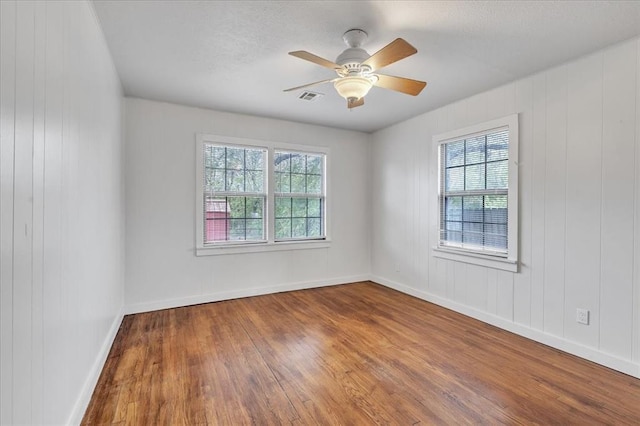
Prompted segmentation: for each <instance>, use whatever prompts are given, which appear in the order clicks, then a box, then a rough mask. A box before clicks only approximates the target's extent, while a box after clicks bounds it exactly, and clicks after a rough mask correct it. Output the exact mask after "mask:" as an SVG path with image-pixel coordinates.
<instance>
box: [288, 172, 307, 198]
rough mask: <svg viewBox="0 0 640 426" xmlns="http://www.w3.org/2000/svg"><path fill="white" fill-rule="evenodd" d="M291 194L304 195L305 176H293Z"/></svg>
mask: <svg viewBox="0 0 640 426" xmlns="http://www.w3.org/2000/svg"><path fill="white" fill-rule="evenodd" d="M291 192H294V193H298V194H304V193H305V192H306V189H305V176H304V175H300V174H291Z"/></svg>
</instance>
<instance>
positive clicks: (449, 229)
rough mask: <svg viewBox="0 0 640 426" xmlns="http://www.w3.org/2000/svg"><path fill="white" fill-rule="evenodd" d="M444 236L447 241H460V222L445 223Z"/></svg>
mask: <svg viewBox="0 0 640 426" xmlns="http://www.w3.org/2000/svg"><path fill="white" fill-rule="evenodd" d="M445 229H446V232H445V238H446V239H447V241H451V242H456V243H460V242H462V222H450V221H447V222H446V224H445Z"/></svg>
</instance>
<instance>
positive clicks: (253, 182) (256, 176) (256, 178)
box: [245, 171, 264, 192]
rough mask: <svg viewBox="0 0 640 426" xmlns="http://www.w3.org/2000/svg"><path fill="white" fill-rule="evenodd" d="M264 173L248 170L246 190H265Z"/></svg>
mask: <svg viewBox="0 0 640 426" xmlns="http://www.w3.org/2000/svg"><path fill="white" fill-rule="evenodd" d="M263 179H264V173H263V172H261V171H257V172H246V174H245V191H246V192H263V190H264V182H263Z"/></svg>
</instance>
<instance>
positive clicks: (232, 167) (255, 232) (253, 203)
mask: <svg viewBox="0 0 640 426" xmlns="http://www.w3.org/2000/svg"><path fill="white" fill-rule="evenodd" d="M266 154H267V150H266V149H264V148H254V147H244V146H231V145H222V144H210V143H205V144H203V162H204V176H203V177H204V182H203V183H204V191H203V194H202V196H203V198H204V199H203V207H204V215H203V219H204V233H203V239H204V241H203V243H204V244H205V245H207V244H219V243H224V242H243V241H246V242H258V241H265V239H266V226H265V218H266V215H265V205H266V199H267V193H266V191H265V180H266V179H265V176H266V168H265V164H266V156H267V155H266Z"/></svg>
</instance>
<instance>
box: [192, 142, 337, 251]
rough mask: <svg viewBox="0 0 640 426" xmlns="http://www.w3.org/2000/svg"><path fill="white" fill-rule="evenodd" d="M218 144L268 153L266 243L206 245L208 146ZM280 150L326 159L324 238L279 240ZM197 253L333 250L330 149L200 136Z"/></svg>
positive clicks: (197, 183)
mask: <svg viewBox="0 0 640 426" xmlns="http://www.w3.org/2000/svg"><path fill="white" fill-rule="evenodd" d="M206 144H218V145H229V146H234V147H243V148H263V149H266V150H267V156H266V164H265V167H266V180H265V187H266V193H267V200H266V203H265V211H264V215H265V226H266V229H265V233H266V240H265V241H224V242H221V243H215V244H205V243H204V232H205V229H204V197H203V194H204V189H205V188H204V145H206ZM276 150H281V151H290V152H300V153H304V154H316V155H317V154H321V155H323V156H324V172H323V183H322V184H323V190H324V191H323V197H324V206H323V207H324V224H323V229H324V231H325V232H324V237H321V238H314V239H299V240H278V241H276V240H275V220H274V217H275V192H274V190H275V168H274V166H273V162H274V152H275V151H276ZM195 170H196V173H195V178H196V182H195V187H196V188H195V210H196V211H195V216H196V217H195V222H196V226H195V228H196V229H195V239H196V241H195V246H196V247H195V254H196V256H210V255H224V254H238V253H255V252H266V251H280V250H302V249H317V248H326V247H330V245H331V239H330V238H329V232H330V229H331V228H330V214H329V213H330V210H329V207H330V200H329V194H330V191H329V184H328V183H329V181H328V178H327V177H328V174H329V173H328V170H329V148H327V147H319V146H310V145H302V144H290V143H283V142H272V141H262V140H257V139H246V138H235V137H229V136H219V135H211V134H204V133H198V134H196V164H195Z"/></svg>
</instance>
